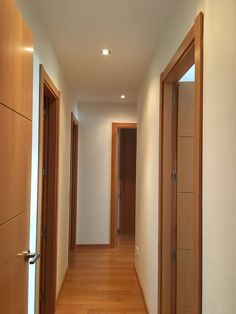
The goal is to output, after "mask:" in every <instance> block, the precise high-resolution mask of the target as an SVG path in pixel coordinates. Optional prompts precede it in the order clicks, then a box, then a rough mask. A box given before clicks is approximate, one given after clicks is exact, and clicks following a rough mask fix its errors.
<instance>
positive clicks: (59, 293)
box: [56, 265, 69, 305]
mask: <svg viewBox="0 0 236 314" xmlns="http://www.w3.org/2000/svg"><path fill="white" fill-rule="evenodd" d="M68 269H69V265H68V266H67V269H66V272H65V275H64V278H63V280H62V283H61V287H60V290H59V292H58V295H57V298H56V305H57V302H58V300H59V299H60V296H61V292H62V288H63V286H64V283H65V280H66V276H67V273H68Z"/></svg>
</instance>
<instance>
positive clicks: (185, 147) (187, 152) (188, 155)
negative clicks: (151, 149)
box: [177, 137, 194, 192]
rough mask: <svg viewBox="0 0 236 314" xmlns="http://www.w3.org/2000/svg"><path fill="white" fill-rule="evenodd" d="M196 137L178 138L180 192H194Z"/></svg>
mask: <svg viewBox="0 0 236 314" xmlns="http://www.w3.org/2000/svg"><path fill="white" fill-rule="evenodd" d="M193 145H194V138H193V137H179V138H178V187H177V190H178V192H193V167H194V166H193V162H194V156H193V152H194V146H193Z"/></svg>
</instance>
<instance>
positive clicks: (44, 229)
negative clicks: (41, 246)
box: [42, 227, 46, 239]
mask: <svg viewBox="0 0 236 314" xmlns="http://www.w3.org/2000/svg"><path fill="white" fill-rule="evenodd" d="M42 238H43V239H45V238H46V228H45V227H44V228H42Z"/></svg>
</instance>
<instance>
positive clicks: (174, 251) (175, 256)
mask: <svg viewBox="0 0 236 314" xmlns="http://www.w3.org/2000/svg"><path fill="white" fill-rule="evenodd" d="M171 261H172V262H177V251H176V249H174V250H172V252H171Z"/></svg>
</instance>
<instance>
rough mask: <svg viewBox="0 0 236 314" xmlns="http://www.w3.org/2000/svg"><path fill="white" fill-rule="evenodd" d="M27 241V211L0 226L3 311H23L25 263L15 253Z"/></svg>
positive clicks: (20, 313) (6, 313) (0, 304)
mask: <svg viewBox="0 0 236 314" xmlns="http://www.w3.org/2000/svg"><path fill="white" fill-rule="evenodd" d="M28 243H29V211H25V212H23V213H22V214H20V215H18V216H17V217H15V218H13V219H12V220H10V221H8V222H7V223H5V224H4V225H2V226H1V227H0V248H1V254H0V270H1V271H0V307H1V313H4V314H26V313H27V303H28V302H27V301H28V300H27V299H28V293H27V292H28V263H26V262H25V260H24V257H23V256H17V254H19V253H21V252H23V251H26V250H27V249H28Z"/></svg>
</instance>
